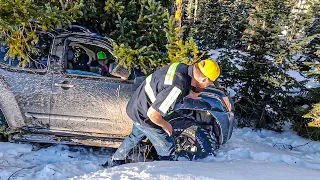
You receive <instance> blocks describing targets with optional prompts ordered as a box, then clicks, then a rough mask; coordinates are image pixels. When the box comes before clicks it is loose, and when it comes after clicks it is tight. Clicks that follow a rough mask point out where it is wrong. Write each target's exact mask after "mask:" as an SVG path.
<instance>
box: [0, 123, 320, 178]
mask: <svg viewBox="0 0 320 180" xmlns="http://www.w3.org/2000/svg"><path fill="white" fill-rule="evenodd" d="M111 154H112V152H111V151H110V150H108V149H100V148H98V149H94V150H92V149H90V148H84V147H71V146H65V145H56V146H50V147H47V148H41V149H37V148H35V147H34V146H32V145H29V144H12V143H1V142H0V179H1V180H7V179H28V180H29V179H57V180H58V179H59V180H60V179H67V178H70V179H183V180H188V179H197V180H198V179H221V180H223V179H246V180H247V179H288V180H294V179H304V180H309V179H310V180H311V179H314V180H316V179H317V180H318V179H319V178H320V142H315V141H309V140H307V139H303V138H301V137H299V136H297V135H295V133H294V132H291V131H290V130H287V131H286V132H285V133H282V134H279V133H276V132H273V131H267V130H262V131H252V130H251V129H248V128H244V129H237V130H235V132H234V134H233V136H232V138H231V140H230V141H229V142H228V143H227V144H226V145H224V146H223V147H222V148H221V149H219V151H218V152H217V155H216V157H214V156H211V157H208V158H206V159H202V160H198V161H196V162H190V161H175V162H164V161H163V162H159V161H158V162H141V163H132V164H127V165H123V166H119V167H114V168H109V169H104V168H102V167H101V166H100V165H101V164H102V163H104V162H105V161H106V159H107V158H108V157H109V155H111Z"/></svg>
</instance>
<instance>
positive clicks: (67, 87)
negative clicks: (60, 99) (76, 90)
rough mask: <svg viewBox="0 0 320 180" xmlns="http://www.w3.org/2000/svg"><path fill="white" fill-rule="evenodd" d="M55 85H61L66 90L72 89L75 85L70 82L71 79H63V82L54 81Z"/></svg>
mask: <svg viewBox="0 0 320 180" xmlns="http://www.w3.org/2000/svg"><path fill="white" fill-rule="evenodd" d="M54 86H56V87H61V88H62V89H64V90H67V89H70V88H73V87H74V85H73V84H70V83H69V81H63V82H61V83H54Z"/></svg>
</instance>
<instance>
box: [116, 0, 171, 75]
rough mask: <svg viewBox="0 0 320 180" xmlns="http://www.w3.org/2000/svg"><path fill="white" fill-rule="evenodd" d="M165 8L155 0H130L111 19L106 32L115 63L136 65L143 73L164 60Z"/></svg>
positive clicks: (128, 65)
mask: <svg viewBox="0 0 320 180" xmlns="http://www.w3.org/2000/svg"><path fill="white" fill-rule="evenodd" d="M168 16H169V15H168V10H167V9H166V8H165V7H163V6H162V5H161V2H158V1H155V0H140V1H135V0H131V1H130V2H129V4H128V5H127V6H126V8H124V11H123V13H122V14H119V15H118V19H117V20H116V21H115V25H116V29H115V30H114V31H113V32H111V33H110V36H111V38H113V39H114V40H115V42H116V43H114V55H115V57H116V59H117V62H118V63H119V65H122V66H124V67H126V68H129V67H132V66H134V67H136V68H139V69H141V70H142V71H143V72H144V73H150V72H152V71H153V70H154V69H155V68H157V67H159V66H161V65H162V64H166V61H165V59H166V58H165V57H166V48H165V45H166V40H165V35H166V33H165V30H164V24H165V23H166V22H167V21H168Z"/></svg>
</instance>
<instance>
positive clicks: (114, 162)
mask: <svg viewBox="0 0 320 180" xmlns="http://www.w3.org/2000/svg"><path fill="white" fill-rule="evenodd" d="M125 163H126V161H125V160H111V161H110V162H109V161H107V162H106V163H105V164H103V165H102V166H103V167H105V168H110V167H115V166H120V165H122V164H125Z"/></svg>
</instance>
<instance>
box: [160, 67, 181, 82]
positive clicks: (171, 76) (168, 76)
mask: <svg viewBox="0 0 320 180" xmlns="http://www.w3.org/2000/svg"><path fill="white" fill-rule="evenodd" d="M178 65H179V63H173V64H171V66H170V67H169V69H168V71H167V74H166V77H165V79H164V84H165V85H172V83H173V79H174V74H175V72H176V69H177V67H178Z"/></svg>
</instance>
